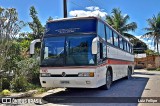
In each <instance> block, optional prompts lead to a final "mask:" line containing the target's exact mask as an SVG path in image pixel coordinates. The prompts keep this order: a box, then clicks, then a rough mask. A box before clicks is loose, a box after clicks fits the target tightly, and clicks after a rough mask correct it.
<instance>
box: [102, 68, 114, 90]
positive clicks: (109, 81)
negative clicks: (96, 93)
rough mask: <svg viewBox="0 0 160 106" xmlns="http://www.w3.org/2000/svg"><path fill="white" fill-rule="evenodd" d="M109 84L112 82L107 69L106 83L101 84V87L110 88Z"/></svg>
mask: <svg viewBox="0 0 160 106" xmlns="http://www.w3.org/2000/svg"><path fill="white" fill-rule="evenodd" d="M111 84H112V75H111V71H107V73H106V84H105V85H103V86H102V89H105V90H108V89H110V87H111Z"/></svg>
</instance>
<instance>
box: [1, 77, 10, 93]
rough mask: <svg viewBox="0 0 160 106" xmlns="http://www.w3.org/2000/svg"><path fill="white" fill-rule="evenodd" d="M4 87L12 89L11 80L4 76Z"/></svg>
mask: <svg viewBox="0 0 160 106" xmlns="http://www.w3.org/2000/svg"><path fill="white" fill-rule="evenodd" d="M2 89H3V90H4V89H10V81H9V79H7V78H2Z"/></svg>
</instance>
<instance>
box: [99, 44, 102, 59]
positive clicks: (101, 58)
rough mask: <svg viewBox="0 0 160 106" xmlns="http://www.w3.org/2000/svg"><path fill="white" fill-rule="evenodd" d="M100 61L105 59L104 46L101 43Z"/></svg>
mask: <svg viewBox="0 0 160 106" xmlns="http://www.w3.org/2000/svg"><path fill="white" fill-rule="evenodd" d="M99 46H100V59H103V44H102V43H100V45H99Z"/></svg>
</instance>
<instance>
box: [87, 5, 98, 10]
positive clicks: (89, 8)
mask: <svg viewBox="0 0 160 106" xmlns="http://www.w3.org/2000/svg"><path fill="white" fill-rule="evenodd" d="M86 9H87V10H90V11H94V10H100V8H99V7H96V6H90V7H86Z"/></svg>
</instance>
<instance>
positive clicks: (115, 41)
mask: <svg viewBox="0 0 160 106" xmlns="http://www.w3.org/2000/svg"><path fill="white" fill-rule="evenodd" d="M113 36H114V45H115V46H117V47H118V45H119V43H118V42H119V40H118V35H117V34H116V33H113Z"/></svg>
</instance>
